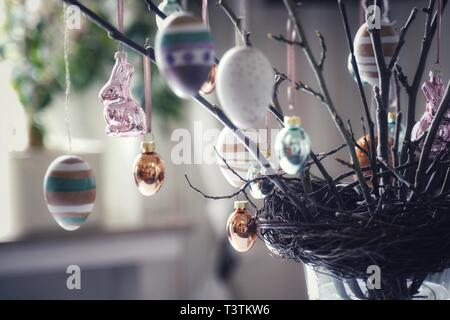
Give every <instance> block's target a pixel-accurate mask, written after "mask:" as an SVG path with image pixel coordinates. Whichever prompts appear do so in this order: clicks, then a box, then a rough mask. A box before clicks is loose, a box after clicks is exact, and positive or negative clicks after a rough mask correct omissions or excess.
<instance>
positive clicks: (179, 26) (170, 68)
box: [155, 12, 214, 98]
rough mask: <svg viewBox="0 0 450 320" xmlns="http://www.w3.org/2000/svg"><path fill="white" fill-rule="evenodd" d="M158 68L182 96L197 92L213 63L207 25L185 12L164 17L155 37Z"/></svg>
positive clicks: (176, 92)
mask: <svg viewBox="0 0 450 320" xmlns="http://www.w3.org/2000/svg"><path fill="white" fill-rule="evenodd" d="M155 56H156V62H157V64H158V67H159V70H160V71H161V73H162V74H163V76H164V77H165V78H166V80H167V83H168V85H169V86H170V88H171V89H172V90H173V92H175V94H177V95H178V96H179V97H181V98H189V97H192V96H195V95H197V94H198V92H199V90H200V88H201V87H202V86H203V84H204V83H205V81H207V80H208V76H209V74H210V70H211V66H212V65H213V64H214V47H213V42H212V37H211V33H210V31H209V29H208V27H207V26H206V25H205V24H204V23H203V22H202V20H200V19H199V18H196V17H194V16H193V15H191V14H189V13H185V12H178V13H173V14H171V15H170V16H169V17H168V18H166V19H165V20H164V23H163V25H162V26H161V28H160V29H159V30H158V33H157V34H156V39H155Z"/></svg>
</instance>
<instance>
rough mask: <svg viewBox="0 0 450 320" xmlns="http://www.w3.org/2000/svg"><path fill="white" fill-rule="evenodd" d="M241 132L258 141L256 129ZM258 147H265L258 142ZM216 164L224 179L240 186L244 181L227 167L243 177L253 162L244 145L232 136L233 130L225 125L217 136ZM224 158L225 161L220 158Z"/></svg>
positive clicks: (235, 185)
mask: <svg viewBox="0 0 450 320" xmlns="http://www.w3.org/2000/svg"><path fill="white" fill-rule="evenodd" d="M242 131H243V133H244V134H245V135H246V136H247V137H249V138H250V139H252V140H253V141H255V142H257V141H259V140H260V139H259V138H260V137H259V131H258V130H242ZM259 147H260V148H265V147H264V146H263V143H259ZM216 150H217V154H218V155H217V164H218V165H219V168H220V171H221V172H222V174H223V176H224V177H225V179H226V180H227V181H228V183H229V184H231V185H232V186H233V187H235V188H240V187H242V185H243V184H244V183H245V182H244V181H242V180H241V179H240V178H239V177H238V176H236V175H235V174H234V173H233V172H232V171H231V170H230V169H229V168H228V167H230V168H231V169H233V170H234V171H235V172H236V173H237V174H239V175H240V176H241V177H244V178H245V175H246V174H247V172H248V169H249V167H250V165H251V164H252V163H254V160H253V157H252V156H251V155H250V153H249V152H248V150H247V149H246V148H245V146H244V145H243V144H242V143H241V142H240V141H239V140H238V139H237V138H236V137H235V136H234V134H233V131H231V130H230V129H228V128H227V127H225V128H223V129H222V131H221V132H220V134H219V137H218V138H217V142H216ZM222 159H224V160H225V161H226V164H225V162H224V161H223V160H222Z"/></svg>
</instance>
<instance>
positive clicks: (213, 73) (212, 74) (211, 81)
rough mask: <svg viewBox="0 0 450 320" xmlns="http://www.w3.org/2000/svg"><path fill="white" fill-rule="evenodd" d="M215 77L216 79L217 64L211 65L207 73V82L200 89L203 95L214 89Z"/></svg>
mask: <svg viewBox="0 0 450 320" xmlns="http://www.w3.org/2000/svg"><path fill="white" fill-rule="evenodd" d="M216 77H217V64H213V65H212V67H211V70H210V71H209V75H208V80H206V82H205V83H204V84H203V86H202V88H201V89H200V91H201V93H203V94H210V93H212V92H213V91H214V89H216V81H217V80H216Z"/></svg>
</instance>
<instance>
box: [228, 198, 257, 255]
mask: <svg viewBox="0 0 450 320" xmlns="http://www.w3.org/2000/svg"><path fill="white" fill-rule="evenodd" d="M246 206H247V201H236V202H235V203H234V207H235V209H236V210H235V211H234V212H233V213H232V214H231V215H230V217H229V218H228V221H227V236H228V240H229V241H230V243H231V245H232V246H233V248H234V249H235V250H236V251H238V252H247V251H248V250H250V249H251V248H252V247H253V245H254V244H255V241H256V225H255V224H254V223H252V215H251V214H250V212H248V211H247V209H246Z"/></svg>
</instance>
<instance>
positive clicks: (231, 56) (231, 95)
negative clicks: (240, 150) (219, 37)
mask: <svg viewBox="0 0 450 320" xmlns="http://www.w3.org/2000/svg"><path fill="white" fill-rule="evenodd" d="M273 77H274V74H273V69H272V66H271V64H270V62H269V60H268V59H267V58H266V57H265V56H264V54H263V53H262V52H261V51H259V50H258V49H255V48H250V47H235V48H233V49H231V50H229V51H228V52H227V53H225V55H224V56H223V57H222V59H221V61H220V64H219V68H218V71H217V88H216V90H217V95H218V98H219V101H220V103H221V106H222V108H223V109H224V110H225V113H226V114H227V115H228V116H229V117H230V119H231V120H232V121H233V122H234V123H235V124H236V125H237V126H238V127H240V128H243V129H248V128H255V127H257V126H258V124H260V123H261V122H262V120H263V118H264V115H265V111H266V109H267V107H268V106H269V104H270V103H271V101H272V90H273V80H274V79H273Z"/></svg>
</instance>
